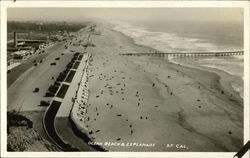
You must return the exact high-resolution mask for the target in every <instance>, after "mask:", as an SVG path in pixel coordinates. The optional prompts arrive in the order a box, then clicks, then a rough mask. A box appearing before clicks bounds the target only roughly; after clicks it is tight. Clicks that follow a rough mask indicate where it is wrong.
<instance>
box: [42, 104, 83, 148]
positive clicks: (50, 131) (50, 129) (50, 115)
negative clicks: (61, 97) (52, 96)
mask: <svg viewBox="0 0 250 158" xmlns="http://www.w3.org/2000/svg"><path fill="white" fill-rule="evenodd" d="M60 105H61V102H58V101H53V102H52V104H51V105H50V107H49V108H48V110H47V111H46V112H45V115H44V119H43V125H44V130H45V132H46V133H47V135H48V136H49V138H50V139H51V140H52V141H53V142H54V144H56V145H57V146H58V147H59V148H60V149H62V150H63V151H79V150H78V149H76V148H73V147H71V145H69V144H67V143H65V142H64V141H63V140H62V139H61V138H60V137H59V136H58V134H57V132H56V129H55V126H54V121H55V117H56V113H57V111H58V109H59V108H60Z"/></svg>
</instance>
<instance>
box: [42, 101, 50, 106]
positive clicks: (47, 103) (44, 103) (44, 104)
mask: <svg viewBox="0 0 250 158" xmlns="http://www.w3.org/2000/svg"><path fill="white" fill-rule="evenodd" d="M40 105H41V106H49V102H48V101H44V100H41V102H40Z"/></svg>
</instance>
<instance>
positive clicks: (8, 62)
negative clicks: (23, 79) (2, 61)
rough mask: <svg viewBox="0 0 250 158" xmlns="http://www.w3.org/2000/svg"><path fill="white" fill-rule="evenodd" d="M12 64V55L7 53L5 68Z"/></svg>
mask: <svg viewBox="0 0 250 158" xmlns="http://www.w3.org/2000/svg"><path fill="white" fill-rule="evenodd" d="M12 64H14V59H13V55H12V54H11V53H9V52H8V53H7V66H10V65H12Z"/></svg>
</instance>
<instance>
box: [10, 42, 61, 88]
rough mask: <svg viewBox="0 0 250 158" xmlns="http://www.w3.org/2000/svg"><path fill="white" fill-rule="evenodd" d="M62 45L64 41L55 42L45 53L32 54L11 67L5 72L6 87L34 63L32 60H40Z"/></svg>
mask: <svg viewBox="0 0 250 158" xmlns="http://www.w3.org/2000/svg"><path fill="white" fill-rule="evenodd" d="M63 45H64V42H60V43H56V44H55V45H54V46H52V47H51V48H48V50H46V52H45V53H42V54H38V55H34V56H33V57H31V58H29V59H28V60H24V61H22V63H21V64H20V65H18V66H17V67H15V68H13V69H12V70H11V72H10V73H8V74H7V88H9V87H10V86H11V84H12V83H14V82H15V81H16V80H17V79H18V78H19V77H20V76H21V75H22V74H23V73H24V72H25V71H27V70H28V69H30V68H31V67H32V66H33V65H34V63H33V61H34V60H36V61H40V60H42V59H44V58H46V57H47V56H48V55H49V54H51V53H52V52H55V51H56V50H57V49H59V48H61V47H62V46H63Z"/></svg>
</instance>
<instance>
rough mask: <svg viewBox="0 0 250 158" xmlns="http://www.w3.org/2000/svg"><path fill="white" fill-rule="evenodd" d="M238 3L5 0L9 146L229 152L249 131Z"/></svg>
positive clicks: (14, 149) (45, 149) (47, 149)
mask: <svg viewBox="0 0 250 158" xmlns="http://www.w3.org/2000/svg"><path fill="white" fill-rule="evenodd" d="M245 11H246V10H244V8H242V7H157V8H156V7H119V8H116V7H103V8H102V7H9V8H6V34H5V35H6V37H4V38H5V39H6V43H5V44H6V52H2V53H5V58H3V57H2V53H1V62H2V60H5V64H6V71H4V73H5V74H6V86H5V87H6V90H5V92H6V94H4V95H5V96H6V99H5V100H6V105H3V104H1V108H3V106H4V108H5V115H6V129H5V130H6V133H5V134H6V143H5V148H6V150H7V151H6V152H7V153H15V152H34V151H35V152H36V153H37V152H53V153H54V152H56V153H58V152H69V151H71V152H72V151H73V152H88V153H91V152H129V153H133V152H142V153H144V152H148V153H150V152H160V153H165V152H166V153H168V152H170V153H171V152H174V153H183V152H185V153H186V152H187V153H196V152H208V153H209V152H217V153H220V152H223V153H232V155H234V154H235V153H236V152H238V151H239V150H240V149H241V148H242V146H243V145H244V144H245V142H246V140H245V139H244V138H246V137H247V138H248V139H249V133H248V136H247V135H246V134H244V133H246V129H245V128H244V126H245V125H246V124H244V123H246V122H244V116H246V115H244V110H246V109H245V107H246V106H249V105H245V104H244V102H245V103H246V102H247V103H249V101H248V100H247V101H245V99H249V96H248V97H247V98H245V97H246V95H244V93H246V91H249V90H246V89H245V87H246V86H247V87H249V85H248V84H249V82H248V81H247V82H246V81H245V80H246V79H247V80H249V78H248V76H246V72H245V70H246V67H245V66H246V63H245V62H247V63H249V59H248V58H246V57H249V55H246V54H249V50H248V49H246V45H247V46H248V43H246V41H245V40H246V36H244V35H245V33H246V32H245V30H246V28H244V24H245V22H246V21H245V16H248V15H246V14H244V13H246V12H245ZM247 40H248V39H247ZM248 42H249V41H248ZM1 45H2V44H1ZM247 71H249V70H248V69H247ZM2 74H3V72H2V73H1V75H2ZM248 75H249V74H248ZM1 78H2V76H1ZM1 88H3V86H2V85H1ZM1 91H2V90H1ZM247 94H249V92H247ZM1 100H2V98H1ZM2 103H3V102H2ZM248 110H249V107H248ZM1 112H2V111H1ZM245 114H249V111H247V113H245ZM248 117H249V116H248ZM247 123H248V125H249V122H247ZM248 129H249V127H248ZM247 132H249V131H247ZM2 135H3V134H2ZM37 154H38V153H37ZM48 155H50V156H51V154H48Z"/></svg>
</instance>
